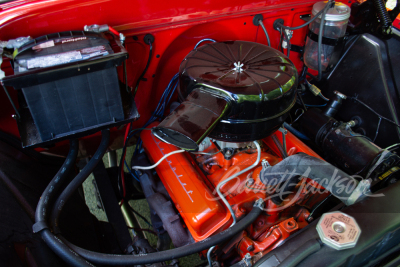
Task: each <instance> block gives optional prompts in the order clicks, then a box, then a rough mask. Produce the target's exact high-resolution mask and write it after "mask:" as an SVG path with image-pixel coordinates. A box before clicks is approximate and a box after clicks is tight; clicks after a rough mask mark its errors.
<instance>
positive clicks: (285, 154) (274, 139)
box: [272, 135, 287, 159]
mask: <svg viewBox="0 0 400 267" xmlns="http://www.w3.org/2000/svg"><path fill="white" fill-rule="evenodd" d="M272 141H274V144H275V145H276V147H277V148H278V150H279V153H281V156H282V158H284V159H285V158H287V153H285V150H284V149H283V146H282V144H281V142H279V139H278V137H276V135H272Z"/></svg>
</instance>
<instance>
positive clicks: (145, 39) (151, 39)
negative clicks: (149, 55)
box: [143, 33, 154, 45]
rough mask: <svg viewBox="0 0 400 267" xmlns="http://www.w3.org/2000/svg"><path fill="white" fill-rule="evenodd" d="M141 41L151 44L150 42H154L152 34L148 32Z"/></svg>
mask: <svg viewBox="0 0 400 267" xmlns="http://www.w3.org/2000/svg"><path fill="white" fill-rule="evenodd" d="M143 41H144V42H145V43H146V44H148V45H149V44H152V43H154V36H153V35H152V34H150V33H148V34H146V35H145V36H144V37H143Z"/></svg>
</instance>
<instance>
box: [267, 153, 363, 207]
mask: <svg viewBox="0 0 400 267" xmlns="http://www.w3.org/2000/svg"><path fill="white" fill-rule="evenodd" d="M293 175H302V176H304V177H308V178H310V179H312V180H313V181H315V182H317V183H318V184H319V185H321V186H323V187H324V188H325V189H326V190H328V191H329V192H331V194H332V195H334V196H335V197H337V198H338V199H340V200H341V201H343V202H344V203H346V200H347V199H348V198H349V197H350V196H351V194H352V193H353V191H354V189H356V187H357V185H358V181H357V180H356V179H354V178H353V177H351V176H350V175H348V174H347V173H345V172H343V171H341V170H340V169H338V168H336V167H335V166H333V165H332V164H330V163H328V162H326V161H324V160H322V159H319V158H316V157H312V156H309V155H307V154H304V153H299V154H296V155H293V156H290V157H287V158H286V159H284V160H282V161H281V162H279V163H278V164H276V165H274V166H271V167H267V168H264V169H263V170H262V171H261V173H260V179H261V182H262V183H263V184H265V185H267V186H275V185H277V184H280V183H284V182H286V181H287V180H289V179H290V178H292V177H293Z"/></svg>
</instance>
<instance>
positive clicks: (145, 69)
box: [132, 42, 153, 99]
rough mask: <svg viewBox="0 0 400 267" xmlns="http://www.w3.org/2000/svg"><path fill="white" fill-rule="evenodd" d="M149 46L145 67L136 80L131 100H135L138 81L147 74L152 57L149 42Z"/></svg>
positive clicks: (151, 46)
mask: <svg viewBox="0 0 400 267" xmlns="http://www.w3.org/2000/svg"><path fill="white" fill-rule="evenodd" d="M149 46H150V49H149V57H148V59H147V63H146V67H145V68H144V70H143V72H142V74H141V75H140V76H139V78H138V80H137V82H136V86H135V89H134V91H133V96H132V97H133V99H135V96H136V93H137V90H138V88H139V84H140V81H141V80H142V79H143V77H144V75H145V74H146V72H147V69H148V68H149V66H150V62H151V57H152V55H153V45H152V44H151V42H149Z"/></svg>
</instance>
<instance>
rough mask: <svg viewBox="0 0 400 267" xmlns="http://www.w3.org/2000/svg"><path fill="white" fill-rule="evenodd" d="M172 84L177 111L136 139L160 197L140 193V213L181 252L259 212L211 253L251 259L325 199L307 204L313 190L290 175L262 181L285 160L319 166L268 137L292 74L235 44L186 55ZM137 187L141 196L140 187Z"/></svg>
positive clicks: (275, 59)
mask: <svg viewBox="0 0 400 267" xmlns="http://www.w3.org/2000/svg"><path fill="white" fill-rule="evenodd" d="M179 75H180V84H179V89H178V92H179V98H180V102H181V103H180V104H179V106H177V107H176V108H175V109H174V110H173V111H172V112H171V113H170V115H169V116H167V117H166V118H165V119H164V120H163V121H162V122H161V123H158V122H156V123H153V124H151V125H150V126H149V127H151V129H152V131H143V132H142V134H141V140H142V141H143V148H144V150H145V153H146V155H147V156H148V158H149V159H150V161H151V162H152V163H156V162H159V161H161V163H160V164H159V165H158V166H157V167H156V171H157V174H158V176H159V177H160V179H161V181H162V184H163V185H164V186H165V189H166V191H167V192H168V195H167V196H164V197H161V196H160V197H161V198H162V199H163V201H161V202H160V201H159V199H160V197H159V198H157V201H154V197H153V196H154V194H157V193H154V192H150V193H148V195H147V196H146V197H147V200H148V201H149V204H150V207H152V208H153V209H154V210H155V211H156V213H157V215H159V216H160V218H161V220H162V222H163V225H164V228H165V229H166V230H167V231H168V234H169V235H170V237H171V239H172V242H173V243H174V245H175V246H181V245H184V244H190V243H193V242H204V241H205V240H207V239H208V238H209V237H210V236H212V235H215V234H216V233H223V232H224V231H226V230H229V229H230V227H231V226H233V225H235V224H236V223H237V222H238V221H240V220H241V219H242V218H244V217H245V216H246V215H247V214H248V213H249V212H250V211H251V210H252V208H253V205H254V204H255V203H257V202H262V203H263V206H264V208H263V211H265V212H262V213H261V214H260V215H259V216H258V217H257V219H256V220H255V221H254V222H253V223H251V224H250V225H249V226H248V227H247V231H245V232H242V233H241V234H240V235H238V236H236V237H235V238H234V239H232V240H230V241H229V242H228V244H227V245H225V246H224V247H223V248H222V247H221V248H219V250H216V251H217V252H215V253H218V252H219V253H221V251H223V254H224V255H231V256H232V255H237V256H239V257H240V258H244V257H245V256H246V255H248V256H247V257H249V256H250V257H255V259H257V258H260V257H261V256H262V255H264V254H265V253H267V252H269V251H270V250H272V249H273V248H274V247H276V246H277V245H279V244H280V242H282V241H283V240H284V239H286V238H287V237H288V236H290V234H292V233H294V232H296V231H297V230H299V229H301V228H303V227H304V226H306V225H307V224H308V221H309V220H310V218H311V216H310V211H309V209H310V207H312V206H313V204H315V203H317V202H318V201H321V200H323V199H325V198H326V197H327V195H329V192H327V193H324V194H313V193H312V192H313V191H312V190H310V188H314V189H315V188H319V189H323V188H322V187H321V186H320V185H318V184H316V183H315V182H314V181H312V180H310V179H304V180H303V182H301V183H299V182H298V181H299V177H301V175H302V174H299V173H294V172H293V173H286V174H283V175H280V177H281V179H283V180H281V181H279V182H276V183H271V182H270V181H266V180H265V179H266V178H265V177H266V176H265V175H266V174H265V172H266V171H267V170H268V169H269V168H270V167H271V166H275V165H277V164H278V163H279V162H281V161H282V160H283V159H284V158H287V157H288V156H291V155H295V154H299V153H300V154H303V155H309V156H312V157H314V158H317V159H320V158H319V156H318V155H317V154H316V153H314V152H313V151H312V150H311V149H309V148H308V147H307V146H306V145H304V144H303V143H302V142H301V141H300V140H299V139H297V138H296V137H295V136H294V135H292V134H291V133H288V132H287V131H286V130H284V129H283V128H281V129H280V130H281V133H280V131H277V130H278V128H279V127H280V125H281V124H282V121H283V120H284V119H285V118H286V117H287V116H288V111H289V110H290V109H291V108H292V106H293V105H294V102H295V100H296V92H295V90H296V88H297V71H296V69H295V67H294V65H293V64H292V63H291V61H290V60H289V59H288V58H287V57H286V56H285V55H283V54H282V53H280V52H278V51H277V50H275V49H272V48H270V47H267V46H265V45H261V44H256V43H251V42H243V41H235V42H224V43H211V44H207V45H204V46H201V47H199V48H197V49H195V50H193V51H192V52H191V53H190V54H189V55H188V56H187V57H186V58H185V59H184V60H183V62H182V64H181V67H180V72H179ZM179 148H182V150H179ZM184 151H187V152H185V153H179V152H184ZM166 157H167V158H166ZM164 158H165V160H164V161H162V160H163V159H164ZM278 165H279V164H278ZM133 169H135V167H133ZM148 175H149V176H152V174H150V173H148ZM275 176H276V175H275ZM306 177H307V176H306ZM154 179H155V178H154V177H153V178H151V180H154ZM140 180H141V184H142V187H143V188H144V187H146V186H145V185H144V184H146V182H144V181H145V180H146V178H143V176H142V177H141V178H140ZM282 181H284V183H282ZM149 184H151V183H149ZM277 184H280V187H279V186H278V187H277V186H276V185H277ZM145 191H146V190H145ZM145 194H146V192H145ZM169 198H170V199H171V200H172V203H173V204H174V207H175V208H176V210H177V211H178V213H174V212H173V211H166V210H165V209H162V208H160V207H161V206H163V207H164V206H165V207H166V206H168V205H169V206H170V205H171V202H169V201H168V199H169ZM160 213H161V214H164V215H160ZM166 214H167V215H166ZM179 218H182V221H180V220H179ZM172 222H173V223H174V224H175V226H173V225H172V224H171V223H172ZM185 231H186V233H185V234H182V232H185ZM177 232H179V233H180V234H177ZM212 253H213V251H212V249H211V250H209V253H207V254H208V255H207V256H208V258H209V260H210V257H211V256H210V255H211V254H212ZM203 254H204V256H206V255H205V252H204V253H203ZM237 256H234V257H233V258H236V257H237ZM219 257H222V256H221V255H220V256H219Z"/></svg>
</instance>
